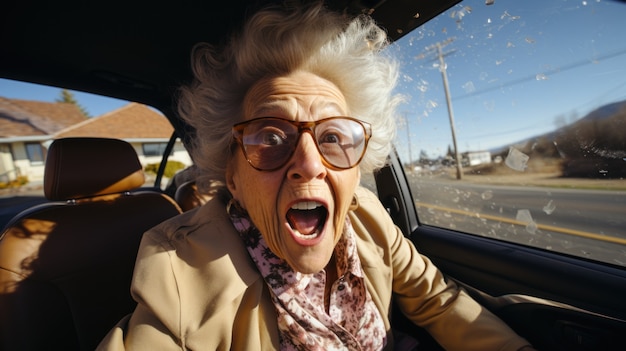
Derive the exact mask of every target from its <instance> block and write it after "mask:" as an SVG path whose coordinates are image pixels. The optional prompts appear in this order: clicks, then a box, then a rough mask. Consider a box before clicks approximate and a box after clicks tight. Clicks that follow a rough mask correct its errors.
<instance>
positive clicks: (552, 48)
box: [0, 0, 626, 160]
mask: <svg viewBox="0 0 626 351" xmlns="http://www.w3.org/2000/svg"><path fill="white" fill-rule="evenodd" d="M624 18H626V5H623V4H618V3H614V2H612V1H608V0H524V1H516V0H496V1H495V2H494V4H493V5H489V6H487V5H485V0H471V1H466V2H463V3H461V4H459V5H457V6H455V7H454V8H453V9H451V10H449V11H447V12H446V13H444V14H442V15H441V16H439V17H438V18H436V19H434V20H432V21H430V22H428V23H426V24H425V25H424V26H422V27H421V28H419V29H417V30H416V31H414V32H412V33H409V34H407V35H406V36H405V37H404V38H403V39H402V40H400V41H399V42H398V43H395V44H394V45H392V46H391V47H390V48H389V52H390V53H391V54H392V55H394V56H396V57H397V58H399V59H400V60H401V61H402V74H401V77H400V84H399V86H398V89H397V92H398V93H401V94H403V95H406V96H408V101H407V103H406V104H404V105H402V106H401V107H400V112H401V113H402V115H403V116H404V117H405V118H406V121H407V123H408V128H407V126H406V125H407V124H406V123H403V125H401V126H400V128H399V130H398V136H397V141H396V144H397V149H398V152H399V153H400V156H401V158H402V159H403V160H407V159H408V155H409V151H408V148H409V146H410V147H411V150H412V151H411V155H412V157H413V158H414V159H415V158H417V157H419V153H420V151H421V150H424V151H425V152H426V153H427V154H428V155H429V156H430V157H438V156H441V155H443V154H445V152H446V151H447V148H448V145H452V138H451V132H450V123H449V117H448V111H447V108H446V99H445V95H444V91H443V83H442V77H441V73H440V70H439V68H438V65H437V62H438V61H437V60H436V56H435V55H434V54H433V53H432V52H429V51H428V50H427V49H426V48H427V47H429V46H431V45H432V44H434V43H437V42H443V41H445V40H447V39H449V38H454V41H452V42H451V43H450V44H448V45H447V46H445V47H444V52H450V53H449V54H448V55H447V56H445V61H446V66H447V75H448V80H449V85H450V95H451V97H452V100H451V101H452V107H453V112H454V119H455V125H456V134H457V142H458V146H459V150H460V151H476V150H486V149H491V148H495V147H499V146H502V145H506V144H508V143H510V142H514V141H518V140H523V139H525V138H527V137H530V136H533V135H537V134H541V133H545V132H549V131H552V130H554V129H555V128H556V126H557V125H558V124H559V123H561V122H563V121H565V122H572V121H574V120H576V119H577V118H580V117H583V116H584V115H585V114H586V113H588V112H590V111H591V110H593V109H594V108H596V107H599V106H601V105H603V104H607V103H611V102H615V101H620V100H625V99H626V78H625V77H626V41H625V40H624V38H626V26H624V25H623V20H624ZM60 92H61V89H60V88H47V87H41V86H37V85H32V84H27V83H21V82H12V81H9V80H5V79H0V96H3V97H7V98H15V99H27V100H39V101H49V102H53V101H54V100H55V99H57V98H59V97H60ZM73 93H74V96H75V97H76V99H77V100H78V102H79V103H80V104H81V105H82V106H83V107H84V108H85V109H86V110H87V111H88V112H89V113H90V114H91V115H92V116H99V115H101V114H104V113H107V112H110V111H113V110H115V109H117V108H119V107H122V106H123V105H125V104H126V102H125V101H122V100H117V99H111V98H105V97H100V96H96V95H92V94H86V93H82V92H75V91H73Z"/></svg>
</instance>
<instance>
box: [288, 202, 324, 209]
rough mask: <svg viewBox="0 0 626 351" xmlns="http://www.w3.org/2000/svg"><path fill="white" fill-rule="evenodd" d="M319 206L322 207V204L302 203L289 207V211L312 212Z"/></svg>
mask: <svg viewBox="0 0 626 351" xmlns="http://www.w3.org/2000/svg"><path fill="white" fill-rule="evenodd" d="M320 206H322V204H321V203H319V202H317V201H302V202H298V203H296V204H294V205H293V206H291V209H292V210H314V209H316V208H317V207H320Z"/></svg>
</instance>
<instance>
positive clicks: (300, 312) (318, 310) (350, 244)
mask: <svg viewBox="0 0 626 351" xmlns="http://www.w3.org/2000/svg"><path fill="white" fill-rule="evenodd" d="M228 212H229V214H230V219H231V221H232V223H233V225H234V226H235V228H236V229H237V231H238V232H239V234H240V236H241V238H242V239H243V241H244V243H245V246H246V248H247V249H248V253H249V254H250V257H251V258H252V260H253V261H254V263H255V264H256V266H257V268H258V269H259V271H260V273H261V275H262V276H263V278H264V279H265V282H266V284H267V286H268V287H269V289H270V292H271V296H272V300H273V302H274V306H275V307H276V311H277V315H278V328H279V331H280V348H281V350H320V351H322V350H381V349H382V348H383V347H384V346H385V344H386V342H387V339H386V331H385V325H384V323H383V320H382V317H381V315H380V312H379V311H378V309H377V308H376V306H375V305H374V303H373V302H372V299H371V296H370V294H369V292H368V291H367V288H366V287H365V280H364V274H363V270H362V268H361V262H360V260H359V256H358V255H357V250H356V242H355V239H354V236H355V234H354V230H353V229H352V224H351V223H350V220H349V219H348V218H346V225H345V229H344V232H343V234H342V236H341V238H340V239H339V242H338V243H337V245H336V247H335V257H336V261H337V274H338V276H339V279H338V280H337V281H336V282H330V283H331V284H333V286H332V290H331V295H330V308H329V312H328V313H326V310H325V308H324V287H325V285H326V284H327V282H326V273H325V271H324V270H322V271H320V272H318V273H315V274H302V273H299V272H296V271H294V270H293V269H291V267H290V266H289V265H288V264H287V262H285V261H284V260H283V259H281V258H278V257H277V256H276V255H274V253H273V252H272V251H271V250H270V249H269V248H268V247H267V244H266V242H265V240H264V239H263V236H262V235H261V233H260V232H259V230H258V229H257V228H256V227H255V226H254V224H252V221H250V219H249V218H248V216H247V214H246V213H245V212H244V211H242V210H241V209H239V208H238V206H229V211H228Z"/></svg>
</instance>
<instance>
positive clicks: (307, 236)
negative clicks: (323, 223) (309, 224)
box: [293, 229, 319, 240]
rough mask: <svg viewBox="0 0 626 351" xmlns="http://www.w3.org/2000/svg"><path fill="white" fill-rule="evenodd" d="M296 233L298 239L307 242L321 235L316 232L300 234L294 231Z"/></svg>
mask: <svg viewBox="0 0 626 351" xmlns="http://www.w3.org/2000/svg"><path fill="white" fill-rule="evenodd" d="M293 231H294V233H295V234H296V236H297V237H299V238H302V239H305V240H311V239H315V238H316V237H317V235H318V234H319V231H317V230H316V231H314V232H313V233H311V234H302V233H300V232H299V231H298V230H296V229H294V230H293Z"/></svg>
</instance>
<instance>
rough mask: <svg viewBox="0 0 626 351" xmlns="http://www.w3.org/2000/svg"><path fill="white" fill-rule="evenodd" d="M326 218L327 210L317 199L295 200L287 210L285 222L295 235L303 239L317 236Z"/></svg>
mask: <svg viewBox="0 0 626 351" xmlns="http://www.w3.org/2000/svg"><path fill="white" fill-rule="evenodd" d="M327 218H328V210H327V209H326V207H324V205H323V204H321V203H320V202H317V201H301V202H297V203H295V204H294V205H293V206H291V208H290V209H289V211H287V222H288V223H289V225H290V226H291V229H292V230H293V232H294V234H295V236H296V237H298V238H300V239H303V240H312V239H315V238H317V236H318V235H319V233H320V232H321V231H322V228H324V224H326V219H327Z"/></svg>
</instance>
